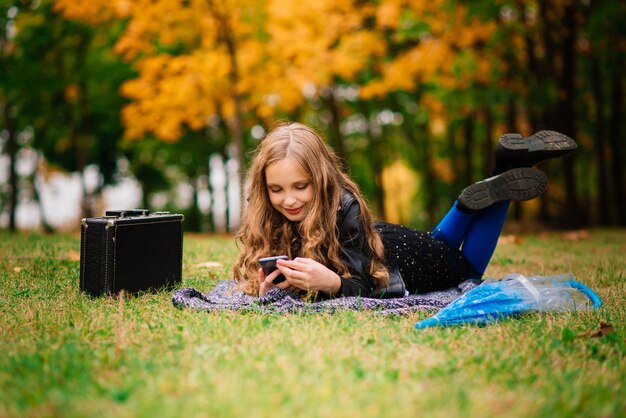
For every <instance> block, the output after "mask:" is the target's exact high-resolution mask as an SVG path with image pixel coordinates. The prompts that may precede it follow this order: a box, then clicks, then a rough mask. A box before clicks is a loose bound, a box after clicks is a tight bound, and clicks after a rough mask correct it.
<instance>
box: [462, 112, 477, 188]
mask: <svg viewBox="0 0 626 418" xmlns="http://www.w3.org/2000/svg"><path fill="white" fill-rule="evenodd" d="M474 117H475V114H474V112H471V113H470V114H469V116H468V117H467V119H466V120H465V123H464V124H463V139H464V140H465V144H463V160H464V161H463V162H464V166H463V167H464V174H465V186H469V185H470V184H472V183H473V182H474V179H473V177H474V176H472V157H473V154H474Z"/></svg>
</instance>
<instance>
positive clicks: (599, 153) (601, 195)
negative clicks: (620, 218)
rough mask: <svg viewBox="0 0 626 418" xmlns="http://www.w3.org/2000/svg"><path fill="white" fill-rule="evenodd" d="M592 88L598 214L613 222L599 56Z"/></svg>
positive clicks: (604, 222) (607, 222)
mask: <svg viewBox="0 0 626 418" xmlns="http://www.w3.org/2000/svg"><path fill="white" fill-rule="evenodd" d="M591 88H592V91H593V98H594V101H595V102H596V103H595V109H596V114H595V128H596V132H595V135H594V136H595V141H594V154H595V157H596V164H597V170H598V200H597V202H596V204H597V216H598V222H599V223H600V225H604V226H606V225H610V224H611V213H610V211H609V209H610V208H611V207H612V204H611V200H610V199H609V188H608V178H607V173H606V170H607V168H606V145H605V143H606V137H605V130H604V126H605V116H604V106H605V104H604V103H605V98H604V91H603V90H604V89H603V78H602V75H601V74H600V66H599V62H598V58H597V57H592V58H591Z"/></svg>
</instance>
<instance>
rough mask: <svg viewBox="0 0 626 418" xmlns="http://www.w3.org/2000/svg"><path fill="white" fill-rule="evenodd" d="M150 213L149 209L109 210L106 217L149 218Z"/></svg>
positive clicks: (105, 214)
mask: <svg viewBox="0 0 626 418" xmlns="http://www.w3.org/2000/svg"><path fill="white" fill-rule="evenodd" d="M149 214H150V211H149V210H148V209H124V210H107V211H106V212H105V213H104V216H106V217H114V218H126V217H129V216H148V215H149Z"/></svg>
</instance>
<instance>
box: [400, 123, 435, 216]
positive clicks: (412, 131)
mask: <svg viewBox="0 0 626 418" xmlns="http://www.w3.org/2000/svg"><path fill="white" fill-rule="evenodd" d="M404 117H405V121H404V123H403V124H402V132H403V133H404V135H403V136H404V139H405V140H406V142H407V143H408V144H409V145H410V146H411V147H412V148H413V149H414V150H415V152H416V154H417V160H418V161H417V168H418V170H419V171H421V172H422V176H421V177H422V182H421V187H422V189H423V190H424V194H425V195H426V208H425V209H426V217H427V219H426V223H427V224H428V225H432V224H434V222H435V212H436V210H437V193H436V178H435V171H434V170H433V166H432V158H433V151H432V146H431V141H430V140H429V132H428V125H423V126H419V127H417V126H415V125H414V124H413V123H412V120H411V118H410V117H409V115H406V114H404ZM418 132H419V134H420V135H418Z"/></svg>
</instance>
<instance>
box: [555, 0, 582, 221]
mask: <svg viewBox="0 0 626 418" xmlns="http://www.w3.org/2000/svg"><path fill="white" fill-rule="evenodd" d="M564 24H565V32H564V35H563V38H562V40H563V44H562V47H561V48H560V49H561V51H562V54H563V73H562V74H561V76H560V77H559V78H558V79H559V81H560V82H559V92H560V94H559V99H560V100H559V107H558V109H559V118H558V119H557V120H558V121H560V123H561V124H562V127H563V128H562V129H563V130H562V132H563V133H564V134H566V135H569V136H570V137H571V138H572V139H574V140H576V127H575V123H574V119H575V112H574V100H575V90H574V88H575V77H576V73H575V64H576V63H575V48H576V45H575V42H576V33H577V28H576V10H575V5H574V4H568V5H567V6H566V7H565V14H564ZM563 172H564V175H565V205H564V206H563V208H562V209H563V210H562V212H561V215H562V216H561V219H563V221H564V226H566V227H569V228H573V227H578V226H581V223H582V222H581V220H580V219H581V215H583V216H584V214H582V213H581V208H580V207H579V205H578V197H577V196H576V177H575V175H574V159H573V156H568V157H565V158H564V159H563ZM585 218H588V217H587V216H585Z"/></svg>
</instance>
